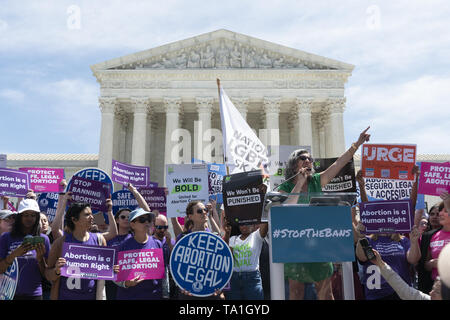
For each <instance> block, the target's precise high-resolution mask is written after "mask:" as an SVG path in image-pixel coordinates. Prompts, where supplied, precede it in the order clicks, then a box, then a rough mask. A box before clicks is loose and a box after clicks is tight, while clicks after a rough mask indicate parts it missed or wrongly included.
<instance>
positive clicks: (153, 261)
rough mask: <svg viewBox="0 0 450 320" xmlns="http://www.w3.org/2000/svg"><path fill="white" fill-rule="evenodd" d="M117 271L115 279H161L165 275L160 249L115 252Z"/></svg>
mask: <svg viewBox="0 0 450 320" xmlns="http://www.w3.org/2000/svg"><path fill="white" fill-rule="evenodd" d="M117 260H118V265H119V268H120V269H119V273H118V274H117V280H116V281H126V280H132V279H134V278H136V277H137V276H139V277H140V279H144V280H145V279H162V278H164V275H165V268H164V255H163V250H162V249H142V250H129V251H120V252H118V253H117Z"/></svg>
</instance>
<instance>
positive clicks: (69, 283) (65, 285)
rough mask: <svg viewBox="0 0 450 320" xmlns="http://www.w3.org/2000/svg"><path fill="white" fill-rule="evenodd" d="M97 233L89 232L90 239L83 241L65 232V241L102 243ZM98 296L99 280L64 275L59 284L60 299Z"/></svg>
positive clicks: (97, 244)
mask: <svg viewBox="0 0 450 320" xmlns="http://www.w3.org/2000/svg"><path fill="white" fill-rule="evenodd" d="M99 235H100V234H97V233H90V232H89V239H88V240H87V241H84V242H81V241H79V240H77V239H76V238H75V237H74V236H73V235H72V234H71V233H68V232H67V233H65V236H66V239H65V241H64V242H68V243H79V244H83V245H93V246H99V245H101V241H100V240H99ZM96 297H97V281H96V280H92V279H77V278H67V277H62V276H61V279H60V284H59V298H58V299H59V300H95V299H96Z"/></svg>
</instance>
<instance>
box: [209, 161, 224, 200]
mask: <svg viewBox="0 0 450 320" xmlns="http://www.w3.org/2000/svg"><path fill="white" fill-rule="evenodd" d="M226 174H227V168H226V166H225V165H224V164H216V163H210V164H208V181H209V198H210V199H213V200H216V197H217V203H218V204H222V203H223V197H222V183H223V177H224V176H225V175H226Z"/></svg>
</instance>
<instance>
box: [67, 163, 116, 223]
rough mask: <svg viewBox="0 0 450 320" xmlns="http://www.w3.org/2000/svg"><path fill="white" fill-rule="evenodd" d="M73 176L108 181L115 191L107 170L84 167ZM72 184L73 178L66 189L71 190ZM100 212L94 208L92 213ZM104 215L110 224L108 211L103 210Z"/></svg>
mask: <svg viewBox="0 0 450 320" xmlns="http://www.w3.org/2000/svg"><path fill="white" fill-rule="evenodd" d="M73 176H75V177H81V178H85V179H90V180H94V181H100V182H104V183H107V184H109V187H110V191H111V193H113V192H114V185H113V182H112V180H111V177H110V176H109V175H108V174H107V173H106V172H105V171H103V170H101V169H99V168H84V169H82V170H80V171H77V172H75V173H74V175H73ZM71 184H72V179H70V180H69V183H68V185H67V187H66V191H67V190H69V188H70V185H71ZM98 212H99V211H98V210H97V209H93V210H92V213H94V214H96V213H98ZM103 216H104V217H105V221H106V223H107V224H109V220H108V215H107V213H106V212H103Z"/></svg>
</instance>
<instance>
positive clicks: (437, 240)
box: [430, 230, 450, 280]
mask: <svg viewBox="0 0 450 320" xmlns="http://www.w3.org/2000/svg"><path fill="white" fill-rule="evenodd" d="M447 243H450V231H444V230H439V231H438V232H436V233H435V234H434V235H433V236H432V237H431V241H430V251H431V258H432V259H437V258H439V254H440V253H441V250H442V249H443V248H444V247H445V245H446V244H447ZM437 276H438V270H437V268H433V270H432V272H431V277H432V278H433V280H435V279H436V277H437Z"/></svg>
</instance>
